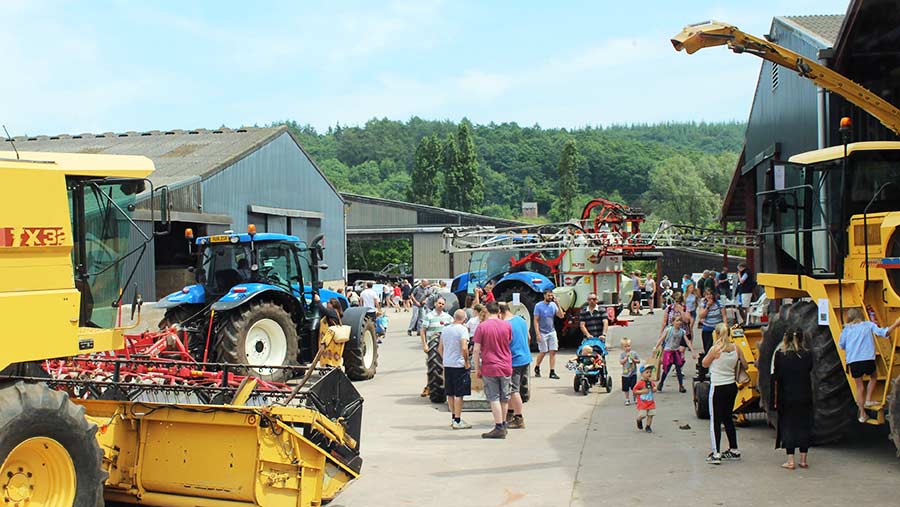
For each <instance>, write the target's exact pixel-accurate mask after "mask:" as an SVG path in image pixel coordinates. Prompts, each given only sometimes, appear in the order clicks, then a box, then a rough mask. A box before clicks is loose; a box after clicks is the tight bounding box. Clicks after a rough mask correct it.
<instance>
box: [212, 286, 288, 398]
mask: <svg viewBox="0 0 900 507" xmlns="http://www.w3.org/2000/svg"><path fill="white" fill-rule="evenodd" d="M223 313H224V312H223ZM222 317H223V324H222V325H221V326H220V327H219V330H218V333H216V334H217V336H218V342H217V343H216V358H217V361H219V362H222V363H232V364H239V365H256V366H258V367H257V368H241V369H240V371H239V372H238V373H239V374H241V375H249V376H253V377H258V378H259V379H261V380H264V381H266V382H286V381H287V380H289V379H290V378H291V377H292V376H293V371H291V370H290V369H272V368H265V367H264V366H295V365H296V364H297V348H298V346H299V343H300V338H299V337H298V335H297V325H296V324H295V323H294V320H293V319H292V318H291V314H290V313H288V312H287V310H285V309H284V308H283V307H281V306H279V305H277V304H275V303H273V302H271V301H251V302H249V303H247V304H245V305H244V306H240V307H238V308H235V309H234V310H233V311H231V312H229V313H227V314H225V315H223V316H222Z"/></svg>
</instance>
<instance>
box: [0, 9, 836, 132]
mask: <svg viewBox="0 0 900 507" xmlns="http://www.w3.org/2000/svg"><path fill="white" fill-rule="evenodd" d="M847 5H848V0H793V1H786V0H756V1H754V2H738V1H734V0H732V1H714V0H707V1H701V0H681V1H677V2H675V1H662V0H640V1H636V0H616V1H610V0H595V1H585V2H576V1H564V0H559V1H554V2H548V1H525V0H520V1H490V2H488V1H468V0H454V1H447V0H410V1H407V0H395V1H385V2H376V1H358V2H356V1H343V2H315V1H312V0H308V1H303V2H298V1H289V2H277V1H269V2H246V1H244V2H236V1H228V0H220V1H215V2H213V1H208V2H204V1H197V2H180V1H179V2H176V1H155V2H139V1H136V0H134V1H121V2H119V1H100V0H95V1H90V2H66V1H61V0H55V1H44V0H29V1H26V2H22V1H19V0H0V19H3V20H4V23H3V25H4V27H3V30H0V48H2V56H0V58H2V59H0V68H2V69H3V70H4V72H3V73H2V75H0V123H2V124H5V125H6V126H7V128H8V129H9V131H10V133H11V134H12V135H39V134H51V135H52V134H62V133H67V134H78V133H87V132H93V133H100V132H125V131H147V130H169V129H193V128H217V127H220V126H222V125H225V126H228V127H234V128H236V127H240V126H249V125H260V126H262V125H266V124H269V123H271V122H275V121H280V120H295V121H297V122H299V123H301V124H307V123H308V124H310V125H312V126H314V127H316V128H317V129H319V130H320V131H322V130H324V129H326V128H327V127H328V126H331V125H335V124H336V123H340V124H341V125H358V124H363V123H365V122H366V120H368V119H370V118H373V117H378V118H382V117H386V118H390V119H396V120H406V119H408V118H410V117H412V116H419V117H421V118H425V119H438V120H444V119H449V120H453V121H458V120H460V119H461V118H464V117H465V118H469V119H470V120H471V121H473V122H475V123H489V122H496V123H501V122H510V121H514V122H518V123H519V124H520V125H534V124H539V125H541V126H542V127H565V128H577V127H583V126H587V125H595V126H596V125H611V124H632V123H656V122H667V121H730V120H738V121H745V120H746V118H747V115H748V113H749V110H750V105H751V101H752V99H753V90H754V89H755V86H756V80H757V74H758V73H759V67H760V60H759V59H758V58H756V57H753V56H751V55H746V54H744V55H736V54H733V53H731V52H729V51H728V50H727V49H725V48H722V47H718V48H709V49H705V50H702V51H700V52H698V53H695V54H694V55H690V56H688V55H686V54H685V53H683V52H681V53H678V52H675V51H674V49H673V48H672V46H671V44H670V42H669V39H670V38H671V37H672V36H673V35H675V34H676V33H678V32H679V31H680V30H681V28H682V27H683V26H684V25H686V24H690V23H695V22H699V21H704V20H708V19H716V20H720V21H725V22H728V23H731V24H734V25H736V26H738V27H739V28H741V29H742V30H744V31H746V32H748V33H752V34H755V35H763V34H765V33H767V32H768V30H769V26H770V24H771V21H772V18H773V17H774V16H781V15H803V14H843V13H844V12H846V9H847Z"/></svg>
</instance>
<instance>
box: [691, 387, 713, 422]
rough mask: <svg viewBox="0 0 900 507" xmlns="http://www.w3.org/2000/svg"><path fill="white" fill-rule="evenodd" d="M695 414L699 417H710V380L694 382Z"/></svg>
mask: <svg viewBox="0 0 900 507" xmlns="http://www.w3.org/2000/svg"><path fill="white" fill-rule="evenodd" d="M694 414H696V416H697V418H698V419H709V382H707V381H705V380H704V381H703V382H694Z"/></svg>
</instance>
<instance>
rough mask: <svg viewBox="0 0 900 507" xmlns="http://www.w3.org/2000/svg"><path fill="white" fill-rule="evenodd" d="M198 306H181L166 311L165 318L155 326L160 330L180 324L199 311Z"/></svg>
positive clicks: (199, 307)
mask: <svg viewBox="0 0 900 507" xmlns="http://www.w3.org/2000/svg"><path fill="white" fill-rule="evenodd" d="M200 309H201V306H200V305H181V306H176V307H174V308H169V309H167V310H166V314H165V316H163V318H162V319H161V320H160V321H159V323H158V324H157V325H156V327H157V328H159V329H160V330H162V329H166V328H168V327H169V326H173V325H175V324H182V323H184V322H185V321H187V320H188V319H190V318H191V317H193V316H195V315H197V313H198V312H199V311H200Z"/></svg>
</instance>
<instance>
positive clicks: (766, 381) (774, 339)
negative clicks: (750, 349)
mask: <svg viewBox="0 0 900 507" xmlns="http://www.w3.org/2000/svg"><path fill="white" fill-rule="evenodd" d="M790 308H791V305H782V306H781V309H780V310H779V311H778V314H773V315H769V325H768V327H766V330H765V332H764V333H763V338H762V340H761V341H760V342H759V359H758V360H757V363H756V366H757V368H758V370H759V376H758V380H757V386H756V387H757V388H758V389H759V397H760V400H759V406H760V407H761V408H762V409H763V411H764V412H765V413H766V421H767V422H768V423H769V426H771V427H773V428H774V427H775V423H776V422H777V420H778V413H777V412H776V410H775V407H774V406H773V403H772V399H771V398H772V367H773V366H774V362H775V352H776V351H777V350H778V348H779V346H780V345H781V340H782V339H783V338H784V334H785V333H786V332H787V331H788V311H789V310H790Z"/></svg>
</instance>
